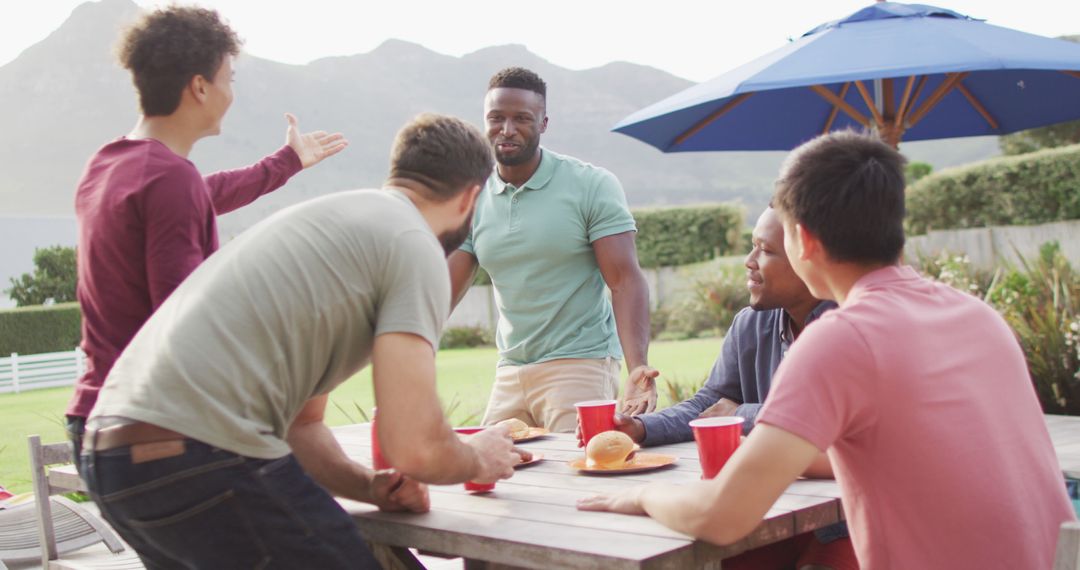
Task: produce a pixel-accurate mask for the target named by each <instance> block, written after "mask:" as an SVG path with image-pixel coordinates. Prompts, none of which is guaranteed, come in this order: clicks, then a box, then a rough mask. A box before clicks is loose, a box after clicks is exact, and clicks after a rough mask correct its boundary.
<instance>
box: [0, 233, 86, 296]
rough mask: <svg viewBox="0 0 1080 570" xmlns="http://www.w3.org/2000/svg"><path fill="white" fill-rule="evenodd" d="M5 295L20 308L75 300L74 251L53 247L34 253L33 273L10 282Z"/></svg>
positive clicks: (37, 250)
mask: <svg viewBox="0 0 1080 570" xmlns="http://www.w3.org/2000/svg"><path fill="white" fill-rule="evenodd" d="M4 292H5V293H7V294H8V296H9V297H11V300H13V301H15V304H16V305H17V306H19V307H25V306H27V305H45V304H52V303H67V302H69V301H74V300H75V248H73V247H64V246H61V245H54V246H52V247H46V248H35V249H34V273H33V275H31V274H29V273H23V274H22V277H19V278H18V279H16V278H14V277H12V278H11V288H10V289H5V290H4Z"/></svg>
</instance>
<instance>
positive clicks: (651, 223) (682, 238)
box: [633, 204, 743, 267]
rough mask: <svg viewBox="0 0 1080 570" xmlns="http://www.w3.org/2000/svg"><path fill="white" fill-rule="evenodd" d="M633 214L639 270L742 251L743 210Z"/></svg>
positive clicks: (716, 207)
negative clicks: (640, 268)
mask: <svg viewBox="0 0 1080 570" xmlns="http://www.w3.org/2000/svg"><path fill="white" fill-rule="evenodd" d="M633 214H634V219H635V220H636V221H637V229H638V231H637V238H636V240H637V251H638V261H639V262H640V263H641V266H642V267H667V266H673V265H686V264H688V263H698V262H701V261H708V260H710V259H713V258H714V257H718V256H722V255H728V254H731V253H737V252H741V251H742V250H743V247H742V243H741V242H742V235H743V209H742V208H741V207H740V206H737V205H735V204H705V205H701V206H686V207H675V208H649V209H642V210H634V212H633Z"/></svg>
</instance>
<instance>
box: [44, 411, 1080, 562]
mask: <svg viewBox="0 0 1080 570" xmlns="http://www.w3.org/2000/svg"><path fill="white" fill-rule="evenodd" d="M1045 417H1046V424H1047V427H1048V429H1049V431H1050V438H1051V439H1052V440H1053V443H1054V449H1055V451H1056V452H1057V457H1058V462H1059V463H1060V464H1061V469H1062V471H1063V472H1064V474H1065V475H1066V476H1067V477H1071V478H1076V479H1080V417H1076V416H1059V415H1046V416H1045ZM333 431H334V434H335V435H336V436H337V438H338V440H339V441H340V442H341V444H342V447H343V448H344V449H345V451H346V453H348V454H349V456H351V457H353V458H354V459H357V460H359V461H360V462H362V463H364V464H366V465H371V438H370V425H369V424H358V425H351V426H342V427H337V428H333ZM521 446H522V447H524V448H526V449H528V450H530V451H532V452H534V453H540V454H543V455H544V459H543V461H541V462H539V463H537V464H535V465H531V466H528V467H523V468H521V469H520V470H518V472H517V473H516V474H515V475H514V477H513V478H512V479H510V480H507V481H500V482H499V483H498V484H497V486H496V488H495V492H493V493H490V494H486V495H469V494H467V493H465V491H464V489H463V488H462V486H461V485H452V486H434V487H431V502H432V511H431V512H430V513H426V514H422V515H415V514H395V513H381V512H379V511H378V510H376V509H375V508H374V507H372V506H371V505H367V504H364V503H358V502H354V501H347V500H343V501H342V504H343V505H344V506H345V508H346V509H347V510H348V511H349V512H350V513H351V514H352V515H353V519H354V520H355V521H356V522H357V525H358V526H359V527H360V529H361V530H362V532H363V533H364V535H365V536H366V537H367V538H368V539H369V540H370V541H372V542H373V544H374V545H375V546H376V547H377V548H379V549H381V555H382V556H384V557H385V556H386V555H387V554H386V553H387V552H391V553H392V554H391V555H392V556H395V557H397V558H396V560H392V561H391V562H392V563H394V564H399V565H402V566H404V567H410V566H408V565H409V564H416V562H415V559H413V560H410V556H411V555H410V554H409V552H408V551H407V550H404V548H406V547H412V548H419V549H423V550H427V551H433V552H439V553H443V554H447V555H453V556H461V557H464V558H465V559H466V563H467V568H469V569H470V570H471V569H480V568H490V567H493V566H494V565H496V564H498V565H505V566H511V567H512V566H517V567H524V568H556V567H559V568H567V567H574V568H693V567H700V568H718V567H719V566H720V562H719V561H720V560H722V559H724V558H727V557H730V556H734V555H736V554H738V553H740V552H743V551H746V550H749V549H752V548H756V547H758V546H763V545H766V544H770V543H773V542H777V541H780V540H783V539H785V538H788V537H790V536H793V535H795V534H800V533H803V532H808V531H811V530H814V529H817V528H821V527H824V526H828V525H830V524H832V523H834V522H837V521H839V520H842V519H843V510H842V509H841V507H840V500H839V496H840V491H839V488H838V486H837V485H836V483H835V482H833V481H811V480H800V481H796V482H795V483H793V484H792V485H791V487H789V488H788V491H787V492H786V493H785V494H784V495H782V496H781V497H780V499H779V500H778V501H777V502H776V504H775V505H774V506H773V509H772V510H770V511H769V512H768V513H767V514H766V517H765V520H764V521H762V524H761V525H760V526H759V527H758V528H757V529H756V530H755V531H754V532H753V533H751V534H750V535H749V536H748V537H746V538H744V539H743V540H741V541H739V542H737V543H735V544H733V545H730V546H727V547H717V546H713V545H709V544H707V543H703V542H700V541H694V540H691V539H690V538H689V537H687V536H685V535H682V534H680V533H677V532H674V531H672V530H670V529H667V528H666V527H664V526H662V525H660V524H659V523H656V522H655V521H653V520H651V519H648V518H645V517H631V516H624V515H615V514H611V513H586V512H580V511H577V510H576V509H575V508H574V503H575V501H576V500H577V499H578V498H580V497H585V496H589V495H591V494H594V493H598V492H606V491H618V490H620V489H625V488H627V487H630V486H634V485H640V484H642V483H645V482H649V481H671V482H691V481H695V480H697V478H698V477H699V476H700V470H699V466H698V461H697V449H696V447H695V445H694V444H693V443H682V444H677V445H667V446H660V447H653V448H647V449H646V451H648V452H656V453H668V454H672V455H676V456H677V457H678V458H679V459H678V462H676V463H675V465H673V466H671V467H668V468H664V469H662V470H659V471H652V472H642V473H636V474H629V475H618V476H615V475H609V476H584V475H578V474H576V473H575V472H574V471H573V470H571V469H570V467H568V465H567V463H568V462H569V461H570V460H572V459H574V458H576V457H579V456H580V455H581V454H582V451H581V450H580V449H578V448H577V447H576V444H575V442H574V438H573V436H571V435H565V434H553V435H549V436H547V437H546V438H544V439H541V440H537V441H533V442H528V443H523V444H521ZM52 472H53V473H54V475H55V474H58V473H57V472H59V474H63V475H66V476H67V477H69V478H70V479H72V480H73V481H77V480H78V475H77V474H76V473H75V467H74V465H66V466H63V467H55V468H53V469H52ZM78 483H79V484H80V487H82V485H81V481H78ZM412 567H414V568H415V566H412Z"/></svg>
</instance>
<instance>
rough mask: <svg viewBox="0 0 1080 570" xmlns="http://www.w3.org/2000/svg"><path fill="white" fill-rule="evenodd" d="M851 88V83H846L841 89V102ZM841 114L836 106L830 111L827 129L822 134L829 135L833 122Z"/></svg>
mask: <svg viewBox="0 0 1080 570" xmlns="http://www.w3.org/2000/svg"><path fill="white" fill-rule="evenodd" d="M850 88H851V82H850V81H848V82H847V83H845V84H844V86H843V87H841V88H840V100H841V101H842V100H843V99H844V97H847V92H848V89H850ZM839 112H840V107H837V106H836V105H835V104H834V105H833V107H832V111H829V120H827V121H825V128H824V129H822V130H821V134H825V133H828V132H829V131H831V130H832V124H833V121H835V120H836V114H837V113H839Z"/></svg>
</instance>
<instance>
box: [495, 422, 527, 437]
mask: <svg viewBox="0 0 1080 570" xmlns="http://www.w3.org/2000/svg"><path fill="white" fill-rule="evenodd" d="M495 425H499V426H501V425H507V426H510V437H512V438H515V439H516V438H519V437H526V436H528V435H529V424H526V423H525V422H523V421H521V420H519V419H517V418H510V419H508V420H503V421H501V422H499V423H497V424H495Z"/></svg>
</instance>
